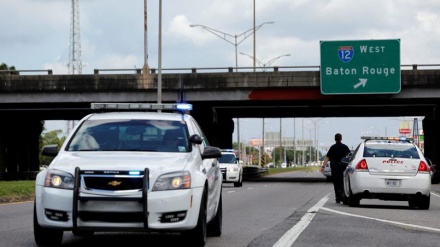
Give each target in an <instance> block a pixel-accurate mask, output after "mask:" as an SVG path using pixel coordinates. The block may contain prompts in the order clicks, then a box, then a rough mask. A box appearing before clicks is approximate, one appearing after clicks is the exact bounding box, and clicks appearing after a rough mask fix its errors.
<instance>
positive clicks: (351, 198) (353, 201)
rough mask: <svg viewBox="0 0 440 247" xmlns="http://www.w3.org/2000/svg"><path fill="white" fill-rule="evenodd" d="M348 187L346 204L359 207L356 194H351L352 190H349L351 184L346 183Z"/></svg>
mask: <svg viewBox="0 0 440 247" xmlns="http://www.w3.org/2000/svg"><path fill="white" fill-rule="evenodd" d="M348 186H349V187H348V189H349V196H348V206H350V207H359V203H360V199H359V197H358V196H356V195H353V192H352V191H351V185H350V183H349V184H348Z"/></svg>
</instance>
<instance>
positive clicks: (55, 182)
mask: <svg viewBox="0 0 440 247" xmlns="http://www.w3.org/2000/svg"><path fill="white" fill-rule="evenodd" d="M73 184H74V179H73V175H72V174H70V173H68V172H63V171H59V170H49V171H48V172H47V175H46V180H45V182H44V187H51V188H58V189H70V190H71V189H73Z"/></svg>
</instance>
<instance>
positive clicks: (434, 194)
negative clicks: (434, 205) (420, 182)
mask: <svg viewBox="0 0 440 247" xmlns="http://www.w3.org/2000/svg"><path fill="white" fill-rule="evenodd" d="M431 195H433V196H436V197H440V196H439V195H437V194H436V193H434V192H431Z"/></svg>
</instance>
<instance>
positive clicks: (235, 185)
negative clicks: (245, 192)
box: [234, 174, 243, 187]
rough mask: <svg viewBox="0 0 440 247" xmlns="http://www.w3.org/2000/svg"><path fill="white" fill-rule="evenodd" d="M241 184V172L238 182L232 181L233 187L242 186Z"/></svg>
mask: <svg viewBox="0 0 440 247" xmlns="http://www.w3.org/2000/svg"><path fill="white" fill-rule="evenodd" d="M242 186H243V174H241V175H240V178H239V179H238V182H236V183H234V187H242Z"/></svg>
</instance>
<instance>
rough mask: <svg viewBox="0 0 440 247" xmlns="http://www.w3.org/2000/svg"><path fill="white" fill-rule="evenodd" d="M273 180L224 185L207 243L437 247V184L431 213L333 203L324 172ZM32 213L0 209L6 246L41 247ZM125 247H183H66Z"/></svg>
mask: <svg viewBox="0 0 440 247" xmlns="http://www.w3.org/2000/svg"><path fill="white" fill-rule="evenodd" d="M271 177H272V178H273V180H272V181H268V180H270V178H265V179H264V180H265V181H257V180H255V181H245V182H244V183H243V187H241V188H235V187H234V186H233V184H224V185H223V234H222V236H220V237H208V239H207V243H206V246H207V247H223V246H228V247H243V246H251V247H260V246H261V247H268V246H269V247H287V246H295V247H297V246H299V247H302V246H326V247H327V246H362V247H364V246H399V247H401V246H439V243H440V234H439V233H440V193H439V185H433V186H432V187H433V193H432V196H431V207H430V209H429V210H414V209H409V207H408V203H407V202H389V201H379V200H362V201H361V206H360V207H355V208H351V207H348V206H346V205H343V204H336V203H335V202H334V198H333V197H334V196H333V186H332V184H331V183H328V182H326V180H325V178H324V176H323V175H322V174H320V173H318V172H314V173H298V172H293V173H288V174H284V175H281V174H278V175H274V176H271ZM280 177H285V179H284V180H282V179H281V178H280ZM262 180H263V179H262ZM295 180H296V181H295ZM317 180H318V181H317ZM32 209H33V202H32V201H31V202H24V203H14V204H1V205H0V219H1V220H0V239H1V240H0V247H3V246H5V247H10V246H25V247H26V246H36V245H35V243H34V239H33V228H32ZM127 244H129V245H134V244H136V245H148V246H159V245H160V246H173V245H179V246H185V243H182V241H181V239H180V237H179V236H178V235H177V234H142V233H131V234H127V233H119V232H118V233H96V234H95V236H93V237H89V238H81V237H75V236H73V235H72V233H71V232H65V233H64V239H63V244H62V246H83V245H99V246H106V247H111V246H118V247H121V246H123V245H127Z"/></svg>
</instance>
